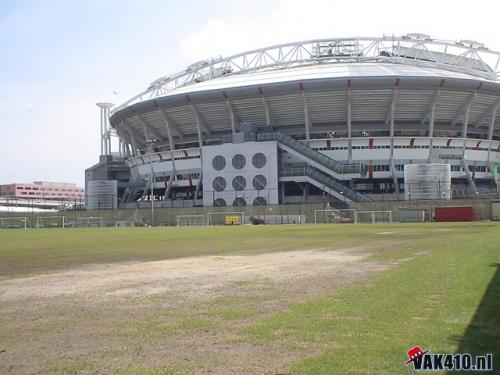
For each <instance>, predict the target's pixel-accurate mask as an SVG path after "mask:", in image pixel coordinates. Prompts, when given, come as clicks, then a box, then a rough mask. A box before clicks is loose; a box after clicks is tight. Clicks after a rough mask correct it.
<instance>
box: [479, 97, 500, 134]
mask: <svg viewBox="0 0 500 375" xmlns="http://www.w3.org/2000/svg"><path fill="white" fill-rule="evenodd" d="M499 107H500V100H497V101H496V102H495V103H493V104H492V105H490V107H489V108H488V110H487V111H486V112H484V113H483V114H482V115H481V117H479V119H478V120H477V121H476V122H475V123H474V127H475V128H478V127H480V126H481V124H482V123H483V122H484V121H485V120H486V119H487V118H488V117H489V116H490V115H491V114H492V113H493V112H496V110H497V109H498V108H499Z"/></svg>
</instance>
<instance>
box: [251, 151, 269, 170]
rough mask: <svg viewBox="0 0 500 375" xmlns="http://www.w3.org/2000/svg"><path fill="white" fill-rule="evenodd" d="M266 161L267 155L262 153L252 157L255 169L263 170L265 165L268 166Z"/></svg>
mask: <svg viewBox="0 0 500 375" xmlns="http://www.w3.org/2000/svg"><path fill="white" fill-rule="evenodd" d="M266 161H267V159H266V155H264V154H263V153H262V152H259V153H257V154H255V155H254V156H253V157H252V164H253V166H254V167H255V168H262V167H263V166H264V165H266Z"/></svg>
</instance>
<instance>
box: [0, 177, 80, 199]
mask: <svg viewBox="0 0 500 375" xmlns="http://www.w3.org/2000/svg"><path fill="white" fill-rule="evenodd" d="M0 196H2V197H6V198H27V199H33V198H36V199H53V200H69V201H74V200H83V199H85V189H84V188H81V187H77V186H76V184H72V183H62V182H45V181H35V182H33V183H32V184H22V183H13V184H8V185H0Z"/></svg>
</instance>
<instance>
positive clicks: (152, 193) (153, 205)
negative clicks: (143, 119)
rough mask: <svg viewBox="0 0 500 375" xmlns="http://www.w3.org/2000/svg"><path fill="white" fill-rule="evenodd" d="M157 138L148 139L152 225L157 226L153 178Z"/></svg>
mask: <svg viewBox="0 0 500 375" xmlns="http://www.w3.org/2000/svg"><path fill="white" fill-rule="evenodd" d="M155 142H156V139H146V144H147V145H148V151H149V186H150V188H151V193H150V194H151V197H150V201H151V227H154V226H155V196H154V186H153V184H154V178H153V144H154V143H155Z"/></svg>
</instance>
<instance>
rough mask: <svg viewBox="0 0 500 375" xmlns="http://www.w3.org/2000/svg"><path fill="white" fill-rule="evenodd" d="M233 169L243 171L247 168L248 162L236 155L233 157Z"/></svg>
mask: <svg viewBox="0 0 500 375" xmlns="http://www.w3.org/2000/svg"><path fill="white" fill-rule="evenodd" d="M232 163H233V168H234V169H242V168H243V167H245V164H246V163H247V160H246V159H245V157H244V156H243V155H241V154H236V155H234V156H233V161H232Z"/></svg>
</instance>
